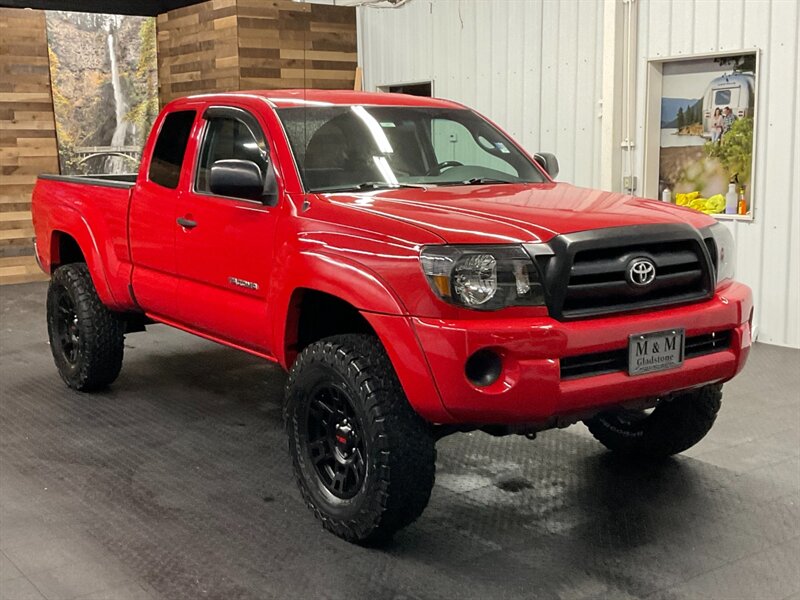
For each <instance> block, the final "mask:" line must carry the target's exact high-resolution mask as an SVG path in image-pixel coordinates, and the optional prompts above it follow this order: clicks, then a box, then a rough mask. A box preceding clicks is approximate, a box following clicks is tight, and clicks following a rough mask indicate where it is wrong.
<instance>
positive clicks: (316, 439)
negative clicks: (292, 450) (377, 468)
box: [305, 385, 367, 500]
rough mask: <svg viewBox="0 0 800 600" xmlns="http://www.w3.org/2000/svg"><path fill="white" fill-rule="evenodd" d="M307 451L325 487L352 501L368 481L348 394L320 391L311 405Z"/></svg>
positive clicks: (329, 388) (336, 389)
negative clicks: (366, 480)
mask: <svg viewBox="0 0 800 600" xmlns="http://www.w3.org/2000/svg"><path fill="white" fill-rule="evenodd" d="M306 424H307V437H306V439H305V447H306V451H307V452H308V457H309V459H310V461H311V463H312V464H313V465H314V469H315V471H316V473H317V476H318V477H319V481H320V483H321V484H322V486H323V487H324V488H325V489H326V490H327V491H328V492H330V493H331V494H333V495H334V496H335V497H337V498H341V499H343V500H347V499H350V498H353V497H354V496H355V495H356V494H358V492H359V491H360V490H361V488H362V486H363V485H364V481H365V479H366V477H367V463H366V459H365V457H366V451H365V447H364V444H365V442H364V439H363V437H362V427H361V424H360V423H359V420H358V416H357V415H356V412H355V410H354V409H353V404H352V401H351V400H350V398H349V397H348V395H347V393H346V392H345V391H344V390H342V389H341V388H339V387H338V386H334V385H323V386H321V387H320V388H318V389H317V390H316V391H315V393H314V394H313V396H312V398H311V402H310V403H309V405H308V415H307V418H306Z"/></svg>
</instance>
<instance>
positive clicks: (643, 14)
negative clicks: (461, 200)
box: [359, 0, 800, 347]
mask: <svg viewBox="0 0 800 600" xmlns="http://www.w3.org/2000/svg"><path fill="white" fill-rule="evenodd" d="M636 4H637V10H638V23H637V25H638V27H637V39H638V42H637V46H636V47H637V57H636V71H637V77H636V98H635V102H634V103H633V104H634V106H635V110H636V115H637V118H636V124H637V126H636V132H635V133H636V140H635V149H634V156H633V158H634V174H635V175H637V176H638V177H639V181H640V182H641V181H642V179H643V168H642V160H643V157H642V154H643V153H642V151H641V150H642V148H643V147H644V145H643V142H644V123H643V118H644V106H645V94H646V77H645V67H646V65H647V60H648V59H654V58H663V57H668V56H670V57H671V56H680V55H690V54H697V53H705V52H714V51H718V50H739V49H749V48H753V47H758V48H760V49H761V50H762V54H761V64H760V67H761V69H760V73H759V97H758V111H759V116H758V124H757V127H758V132H757V133H758V139H757V148H756V152H757V160H756V168H755V174H754V184H755V187H754V191H755V197H756V203H755V211H756V212H755V220H754V221H753V222H752V223H747V222H735V223H729V225H730V227H731V229H732V230H733V232H734V234H735V236H736V238H737V242H738V244H739V256H738V262H739V271H738V277H739V278H740V279H741V280H742V281H744V282H746V283H748V284H749V285H750V286H752V287H753V290H754V292H755V298H756V310H757V312H756V324H757V325H758V330H759V339H760V340H762V341H765V342H769V343H776V344H783V345H789V346H794V347H800V241H799V240H800V146H799V144H800V100H798V95H799V94H800V88H799V87H798V85H799V84H798V80H799V79H800V66H799V65H800V60H799V59H798V54H799V53H800V48H798V33H797V32H798V29H799V28H800V14H799V13H800V10H799V9H798V5H799V4H800V3H798V2H797V0H638V1H637V2H636ZM359 19H360V21H359V22H360V26H361V34H360V40H361V47H360V48H359V56H360V61H361V65H362V66H363V67H364V83H365V89H373V90H374V89H376V88H377V87H378V86H382V85H387V84H394V83H408V82H413V81H427V80H431V81H433V84H434V93H435V95H437V96H440V97H443V98H450V99H453V100H456V101H459V102H463V103H465V104H467V105H469V106H472V107H474V108H476V109H477V110H479V111H480V112H482V113H484V114H485V115H487V116H488V117H489V118H491V119H492V120H494V121H495V122H497V123H498V124H499V125H500V126H501V127H503V128H504V129H506V130H507V131H508V132H509V133H510V134H511V135H513V136H514V137H515V138H516V139H518V140H519V141H520V142H521V143H522V144H523V146H525V147H526V148H527V149H528V150H529V151H537V150H542V151H551V152H555V153H556V154H557V155H558V157H559V160H560V162H561V175H560V177H559V179H561V180H563V181H570V182H572V183H575V184H577V185H583V186H591V187H598V186H599V184H600V142H601V136H600V133H601V128H600V118H599V114H600V107H599V105H598V102H599V100H600V99H601V93H602V61H603V56H602V49H603V29H602V25H603V2H600V1H594V0H410V2H407V3H406V4H404V5H403V6H402V7H400V8H396V9H377V8H368V7H362V8H360V9H359ZM619 101H621V99H619Z"/></svg>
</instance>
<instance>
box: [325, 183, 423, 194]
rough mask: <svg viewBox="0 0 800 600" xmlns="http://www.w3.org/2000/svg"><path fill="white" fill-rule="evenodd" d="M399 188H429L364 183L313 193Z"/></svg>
mask: <svg viewBox="0 0 800 600" xmlns="http://www.w3.org/2000/svg"><path fill="white" fill-rule="evenodd" d="M399 188H418V189H421V190H425V189H427V188H428V186H425V185H422V184H419V183H389V182H387V181H364V182H363V183H359V184H358V185H348V186H344V187H337V188H321V189H318V190H313V191H315V192H318V193H321V194H324V193H329V192H363V191H367V190H384V189H389V190H394V189H399Z"/></svg>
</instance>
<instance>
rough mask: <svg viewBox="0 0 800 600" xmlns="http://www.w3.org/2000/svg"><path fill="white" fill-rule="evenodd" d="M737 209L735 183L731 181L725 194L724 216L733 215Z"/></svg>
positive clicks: (737, 198)
mask: <svg viewBox="0 0 800 600" xmlns="http://www.w3.org/2000/svg"><path fill="white" fill-rule="evenodd" d="M738 208H739V196H738V195H737V194H736V182H735V181H734V180H733V179H731V182H730V183H729V184H728V193H727V194H725V214H726V215H735V214H736V213H737V212H738Z"/></svg>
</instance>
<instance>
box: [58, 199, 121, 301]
mask: <svg viewBox="0 0 800 600" xmlns="http://www.w3.org/2000/svg"><path fill="white" fill-rule="evenodd" d="M49 218H50V221H51V222H52V223H53V224H54V227H53V229H51V230H50V231H49V232H48V235H49V236H50V237H49V239H48V240H47V244H46V246H47V248H48V256H47V257H44V258H45V259H46V260H43V261H42V262H43V264H44V265H45V266H46V267H47V270H48V272H49V273H51V274H52V270H53V268H52V262H53V255H54V253H55V252H56V251H57V250H56V246H55V242H56V237H57V236H56V234H64V235H68V236H70V237H72V238H73V239H74V240H75V242H76V243H77V244H78V247H79V248H80V249H81V252H82V253H83V256H84V258H85V259H86V265H87V266H88V267H89V273H90V275H91V276H92V282H93V283H94V287H95V289H96V290H97V295H98V296H99V297H100V300H101V301H102V303H103V304H105V305H106V306H114V305H116V304H117V301H116V299H115V298H114V294H113V293H112V292H111V289H110V287H109V285H108V278H107V277H106V272H107V271H106V265H105V264H104V262H103V257H102V253H101V252H100V248H99V247H98V244H97V239H96V237H95V235H94V233H93V232H92V229H91V228H90V227H89V224H88V223H87V222H86V219H85V218H84V217H83V215H81V214H80V212H79V211H77V210H75V209H74V208H71V207H68V206H64V205H63V204H62V205H56V206H53V207H51V208H50V215H49Z"/></svg>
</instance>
